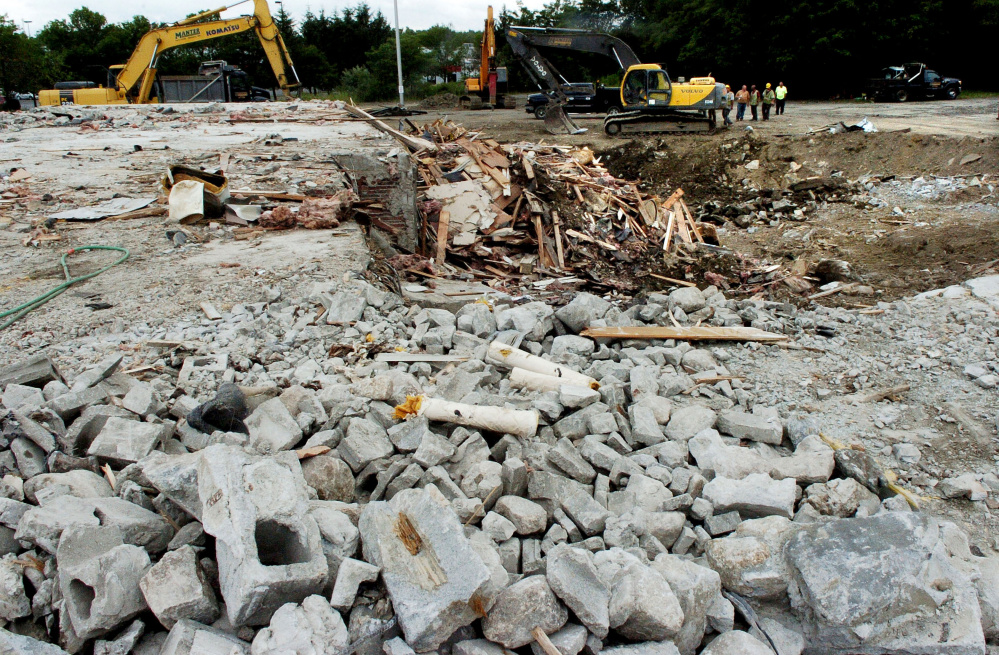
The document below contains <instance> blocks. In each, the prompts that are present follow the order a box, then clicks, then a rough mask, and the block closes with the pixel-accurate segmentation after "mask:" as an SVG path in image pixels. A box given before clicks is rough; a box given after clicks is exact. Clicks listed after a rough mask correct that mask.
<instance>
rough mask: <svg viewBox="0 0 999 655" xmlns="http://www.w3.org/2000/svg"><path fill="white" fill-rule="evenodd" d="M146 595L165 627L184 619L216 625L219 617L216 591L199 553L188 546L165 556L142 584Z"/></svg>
mask: <svg viewBox="0 0 999 655" xmlns="http://www.w3.org/2000/svg"><path fill="white" fill-rule="evenodd" d="M139 587H140V588H141V589H142V595H143V596H144V597H145V599H146V603H148V605H149V609H150V610H152V612H153V614H155V615H156V618H157V619H159V621H160V623H162V624H163V627H165V628H168V629H169V628H172V627H173V626H174V625H175V624H176V623H177V621H179V620H180V619H191V620H192V621H198V622H199V623H212V622H213V621H215V619H217V618H218V617H219V606H218V601H217V600H216V598H215V592H214V591H212V587H211V585H210V584H209V583H208V580H207V578H206V577H205V573H204V571H202V569H201V565H200V564H199V563H198V558H197V554H196V553H195V551H194V549H193V548H191V547H190V546H184V547H182V548H179V549H177V550H174V551H171V552H169V553H167V554H166V555H164V556H163V558H162V559H160V561H159V562H157V563H156V564H155V565H154V566H153V567H152V568H151V569H149V572H147V573H146V575H145V576H144V577H143V578H142V580H141V581H140V582H139Z"/></svg>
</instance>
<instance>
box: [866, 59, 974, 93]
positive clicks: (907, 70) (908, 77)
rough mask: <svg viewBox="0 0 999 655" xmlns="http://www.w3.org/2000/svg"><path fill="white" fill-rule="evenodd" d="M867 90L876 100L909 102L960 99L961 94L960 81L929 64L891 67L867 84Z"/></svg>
mask: <svg viewBox="0 0 999 655" xmlns="http://www.w3.org/2000/svg"><path fill="white" fill-rule="evenodd" d="M868 91H869V93H870V95H871V96H872V97H873V98H874V99H875V100H894V101H896V102H907V101H909V100H915V99H922V98H937V99H939V98H946V99H948V100H957V97H958V96H959V95H961V80H959V79H957V78H956V77H944V76H943V75H940V73H938V72H936V71H935V70H931V69H929V68H927V67H926V64H918V63H916V64H904V65H902V66H889V67H888V68H885V69H883V70H882V71H881V76H880V77H877V78H875V79H872V80H870V81H869V83H868Z"/></svg>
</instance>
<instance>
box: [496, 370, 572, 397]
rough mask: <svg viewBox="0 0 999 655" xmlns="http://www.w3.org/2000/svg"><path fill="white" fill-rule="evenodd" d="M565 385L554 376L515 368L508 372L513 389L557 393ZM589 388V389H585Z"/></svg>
mask: <svg viewBox="0 0 999 655" xmlns="http://www.w3.org/2000/svg"><path fill="white" fill-rule="evenodd" d="M564 384H565V380H563V379H562V378H557V377H555V376H554V375H545V374H544V373H535V372H534V371H528V370H527V369H524V368H516V367H514V369H513V370H512V371H510V386H512V387H513V388H514V389H527V390H529V391H542V392H544V391H558V390H559V388H560V387H561V386H563V385H564ZM587 388H589V387H587Z"/></svg>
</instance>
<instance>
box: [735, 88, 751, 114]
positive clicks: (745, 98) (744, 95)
mask: <svg viewBox="0 0 999 655" xmlns="http://www.w3.org/2000/svg"><path fill="white" fill-rule="evenodd" d="M735 101H736V102H737V103H739V110H738V111H736V112H735V120H737V121H741V120H743V119H744V118H745V117H746V104H747V103H748V102H749V91H748V90H747V89H746V85H745V84H743V85H742V88H741V89H739V92H738V93H736V94H735Z"/></svg>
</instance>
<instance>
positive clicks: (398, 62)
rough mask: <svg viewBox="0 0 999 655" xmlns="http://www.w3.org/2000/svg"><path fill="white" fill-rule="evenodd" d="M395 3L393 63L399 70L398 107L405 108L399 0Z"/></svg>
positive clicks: (394, 1) (394, 0)
mask: <svg viewBox="0 0 999 655" xmlns="http://www.w3.org/2000/svg"><path fill="white" fill-rule="evenodd" d="M393 4H394V5H395V65H396V68H397V69H398V71H399V108H400V109H405V108H406V90H405V87H404V86H403V84H402V42H401V41H400V40H399V0H393Z"/></svg>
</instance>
